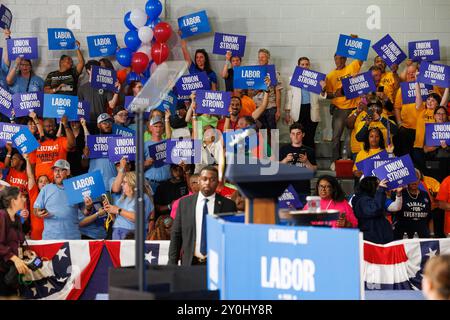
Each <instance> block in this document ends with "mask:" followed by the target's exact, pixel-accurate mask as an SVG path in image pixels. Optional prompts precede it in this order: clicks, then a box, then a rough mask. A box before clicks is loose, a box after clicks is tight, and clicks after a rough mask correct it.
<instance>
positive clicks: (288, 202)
mask: <svg viewBox="0 0 450 320" xmlns="http://www.w3.org/2000/svg"><path fill="white" fill-rule="evenodd" d="M303 207H304V205H303V203H302V202H301V201H300V199H299V196H298V193H297V191H295V189H294V187H293V186H292V185H290V186H289V187H288V188H287V189H286V190H285V191H284V193H283V194H282V195H281V196H280V197H279V198H278V208H280V209H292V210H295V209H302V208H303Z"/></svg>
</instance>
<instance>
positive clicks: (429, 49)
mask: <svg viewBox="0 0 450 320" xmlns="http://www.w3.org/2000/svg"><path fill="white" fill-rule="evenodd" d="M408 52H409V58H410V59H411V60H413V61H438V60H441V52H440V48H439V40H425V41H414V42H409V43H408Z"/></svg>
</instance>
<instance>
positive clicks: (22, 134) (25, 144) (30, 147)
mask: <svg viewBox="0 0 450 320" xmlns="http://www.w3.org/2000/svg"><path fill="white" fill-rule="evenodd" d="M12 141H13V144H14V146H15V148H16V149H17V150H19V152H20V154H29V153H31V152H33V151H34V150H36V149H37V148H39V147H40V144H39V142H38V141H37V140H36V138H35V137H34V136H33V134H32V133H31V131H30V129H28V127H22V128H21V129H20V130H19V131H18V132H17V133H16V134H15V135H13V136H12Z"/></svg>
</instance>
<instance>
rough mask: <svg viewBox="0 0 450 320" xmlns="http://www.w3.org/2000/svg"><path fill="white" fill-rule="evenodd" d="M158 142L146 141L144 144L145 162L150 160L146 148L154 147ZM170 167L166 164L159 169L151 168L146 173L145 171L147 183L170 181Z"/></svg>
mask: <svg viewBox="0 0 450 320" xmlns="http://www.w3.org/2000/svg"><path fill="white" fill-rule="evenodd" d="M156 143H158V142H153V141H147V142H145V144H144V157H145V159H146V160H148V159H149V158H150V153H149V151H148V147H150V146H151V145H154V144H156ZM170 177H171V176H170V165H169V164H166V165H163V166H162V167H160V168H155V167H154V166H151V167H150V168H149V169H148V170H147V171H145V178H146V179H147V180H149V181H165V180H169V179H170Z"/></svg>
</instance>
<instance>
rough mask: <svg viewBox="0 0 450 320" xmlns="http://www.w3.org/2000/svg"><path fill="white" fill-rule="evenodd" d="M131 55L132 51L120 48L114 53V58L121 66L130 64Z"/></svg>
mask: <svg viewBox="0 0 450 320" xmlns="http://www.w3.org/2000/svg"><path fill="white" fill-rule="evenodd" d="M132 57H133V51H131V50H130V49H128V48H122V49H120V50H119V51H117V53H116V60H117V62H118V63H120V65H121V66H124V67H125V68H126V67H129V66H131V58H132Z"/></svg>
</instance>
